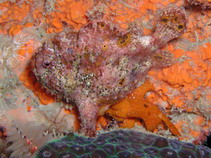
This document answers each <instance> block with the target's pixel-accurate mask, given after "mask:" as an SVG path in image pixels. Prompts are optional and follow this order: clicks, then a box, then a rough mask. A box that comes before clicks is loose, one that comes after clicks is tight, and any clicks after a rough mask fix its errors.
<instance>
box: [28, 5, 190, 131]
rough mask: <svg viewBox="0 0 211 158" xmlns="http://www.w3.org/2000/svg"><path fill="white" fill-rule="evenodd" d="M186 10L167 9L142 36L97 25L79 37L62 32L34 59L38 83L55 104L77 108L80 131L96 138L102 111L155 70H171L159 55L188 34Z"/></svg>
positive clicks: (165, 57)
mask: <svg viewBox="0 0 211 158" xmlns="http://www.w3.org/2000/svg"><path fill="white" fill-rule="evenodd" d="M186 22H187V19H186V14H185V11H184V9H182V8H178V7H169V8H166V9H164V10H163V11H161V12H160V13H159V14H158V16H157V26H156V31H155V32H154V33H153V34H152V35H151V36H144V35H142V32H141V30H140V28H138V27H136V26H134V27H132V28H130V29H129V30H122V29H120V28H118V27H117V26H115V25H114V24H111V23H110V22H108V21H103V20H94V21H91V22H89V23H88V24H87V25H86V26H84V27H82V28H81V29H80V30H79V32H68V33H65V32H62V33H60V34H58V35H57V36H55V37H54V39H53V40H52V41H49V42H46V43H45V44H44V45H43V47H42V48H40V49H39V50H38V51H37V52H36V54H35V57H34V59H33V62H32V63H33V67H34V73H35V76H36V78H37V79H38V81H40V83H41V84H42V85H43V86H44V87H45V88H46V89H47V90H48V91H49V92H50V93H52V94H53V95H55V96H56V97H57V98H61V99H63V100H65V101H66V102H68V103H72V104H75V105H76V106H77V107H78V110H79V113H80V119H81V127H82V131H84V132H86V133H87V134H88V135H94V132H95V124H96V117H97V115H98V111H99V108H100V107H102V106H103V105H111V104H114V103H116V102H118V101H119V100H121V99H123V98H124V97H125V96H126V95H128V94H129V93H131V91H132V90H134V89H135V88H137V87H138V86H139V85H140V83H141V82H142V81H143V79H144V77H145V76H146V74H147V72H148V71H149V69H150V68H152V67H166V66H169V65H171V64H172V58H171V55H170V54H169V53H165V52H162V51H160V50H159V48H160V47H163V46H164V45H165V44H166V43H167V42H169V41H171V40H172V39H175V38H177V37H179V36H180V35H181V34H182V33H183V32H184V30H185V28H186Z"/></svg>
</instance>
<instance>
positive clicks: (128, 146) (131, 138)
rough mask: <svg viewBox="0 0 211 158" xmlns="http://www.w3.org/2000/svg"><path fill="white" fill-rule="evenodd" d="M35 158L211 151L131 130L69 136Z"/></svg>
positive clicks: (196, 155) (171, 156)
mask: <svg viewBox="0 0 211 158" xmlns="http://www.w3.org/2000/svg"><path fill="white" fill-rule="evenodd" d="M35 157H36V158H62V157H68V158H79V157H80V158H94V157H96V158H124V157H125V158H210V157H211V149H209V148H207V147H205V146H196V145H193V144H191V143H185V142H180V141H178V140H172V139H166V138H163V137H159V136H155V135H150V134H144V133H141V132H135V131H130V130H119V131H112V132H107V133H103V134H100V135H98V137H97V138H87V137H83V136H79V135H76V134H69V135H67V136H65V137H63V138H62V139H60V140H53V141H51V142H49V143H47V144H46V145H45V146H43V147H42V148H40V149H39V151H38V153H37V155H36V156H35Z"/></svg>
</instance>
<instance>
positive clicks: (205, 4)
mask: <svg viewBox="0 0 211 158" xmlns="http://www.w3.org/2000/svg"><path fill="white" fill-rule="evenodd" d="M188 2H189V3H190V4H191V5H195V6H201V8H202V9H211V1H210V0H188Z"/></svg>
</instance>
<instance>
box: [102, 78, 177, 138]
mask: <svg viewBox="0 0 211 158" xmlns="http://www.w3.org/2000/svg"><path fill="white" fill-rule="evenodd" d="M154 90H155V89H154V87H153V86H152V84H151V83H150V82H149V80H147V81H146V82H145V83H144V84H142V85H141V86H140V87H139V88H137V89H136V90H134V91H133V92H132V93H131V94H130V95H129V96H127V97H126V98H125V99H123V100H122V101H121V102H119V103H117V104H115V105H113V106H111V107H110V108H109V109H108V110H107V111H106V114H107V115H109V116H112V117H113V118H115V119H116V120H117V121H118V122H119V121H120V122H121V123H119V124H120V127H123V128H128V127H130V128H131V127H133V126H134V125H135V122H133V125H132V126H131V124H129V126H128V123H127V121H128V120H131V118H136V119H138V118H141V119H142V120H143V121H144V124H145V126H146V128H147V130H150V131H154V130H155V129H156V128H157V127H158V125H159V124H161V123H162V121H163V122H165V124H166V125H167V127H168V128H169V129H170V131H171V132H172V133H173V134H174V135H177V136H179V135H180V133H179V132H178V130H177V129H176V127H175V126H174V125H173V124H172V123H171V122H170V121H169V119H168V118H167V117H166V116H165V115H164V114H163V113H162V112H161V111H160V109H159V108H158V106H156V105H153V104H151V103H150V102H149V101H147V100H146V99H145V95H146V93H147V92H149V91H154Z"/></svg>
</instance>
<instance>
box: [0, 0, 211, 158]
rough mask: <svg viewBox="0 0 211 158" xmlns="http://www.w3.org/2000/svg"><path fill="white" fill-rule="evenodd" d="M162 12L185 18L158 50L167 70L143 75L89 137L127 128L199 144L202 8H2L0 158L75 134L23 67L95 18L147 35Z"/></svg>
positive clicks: (205, 36) (200, 2) (51, 1)
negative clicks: (179, 11)
mask: <svg viewBox="0 0 211 158" xmlns="http://www.w3.org/2000/svg"><path fill="white" fill-rule="evenodd" d="M169 5H176V6H178V7H184V8H185V11H186V13H187V17H188V23H187V29H186V32H185V33H184V34H183V35H182V36H180V38H178V39H176V40H174V41H172V42H171V43H169V44H167V45H166V47H164V48H162V50H163V51H164V52H165V51H166V52H169V54H171V55H172V56H174V59H175V62H174V64H173V65H171V66H169V67H166V68H162V69H160V68H159V69H154V70H150V71H149V72H148V73H147V78H148V79H149V80H148V81H147V82H146V83H144V84H143V85H142V86H140V87H139V88H138V89H137V90H136V91H135V92H134V93H131V95H130V96H128V97H126V98H125V100H123V101H122V102H120V103H119V104H115V105H113V106H112V107H110V108H109V109H108V111H107V112H106V114H105V115H103V116H99V117H98V118H97V124H96V130H102V129H104V130H105V131H106V130H110V128H112V129H119V128H133V129H134V130H136V131H141V132H144V133H147V131H146V130H148V131H151V132H153V133H155V134H158V135H161V136H163V137H165V138H175V139H178V140H183V141H187V142H190V143H193V144H203V142H204V141H205V140H206V137H207V135H209V133H210V131H211V121H210V120H211V104H210V102H211V93H210V91H211V89H210V87H211V64H210V63H211V53H210V49H211V44H210V43H211V28H210V27H211V21H210V18H211V12H210V1H209V0H187V1H186V0H163V1H160V0H133V1H131V0H106V1H105V0H98V1H96V0H79V1H76V0H40V1H37V0H1V1H0V126H1V127H3V128H2V130H0V137H1V138H0V153H1V157H9V156H12V157H21V158H23V157H27V158H28V157H32V156H33V155H34V153H35V151H36V150H38V149H39V148H41V147H42V146H43V145H44V144H46V143H47V142H48V141H50V140H53V139H59V138H62V137H63V136H64V133H66V132H67V133H68V132H77V131H78V130H79V129H80V121H79V119H78V118H79V115H78V112H77V109H76V108H75V107H74V106H72V105H71V104H67V103H64V102H60V101H58V100H57V99H56V98H55V97H54V96H52V95H50V94H49V93H47V92H46V90H44V89H42V86H41V85H40V84H39V82H38V81H37V80H36V78H35V76H34V75H33V72H32V68H31V67H30V65H29V64H28V63H29V62H30V61H31V58H32V56H33V55H34V53H35V52H36V51H37V49H38V48H39V47H41V46H42V45H43V43H45V42H46V41H49V40H51V39H52V38H53V37H54V36H55V34H57V33H60V32H63V31H64V32H65V31H66V32H68V31H70V30H71V31H72V30H75V31H78V30H79V29H80V28H81V27H83V26H85V25H86V24H87V23H88V22H89V20H93V19H94V18H95V17H96V16H102V14H104V19H103V20H105V21H106V20H108V21H112V22H113V23H114V24H115V25H118V26H120V27H121V28H122V29H130V27H131V26H134V24H138V25H140V29H141V30H142V32H143V34H144V35H150V34H152V33H153V32H154V31H155V26H156V24H155V21H156V20H154V19H156V17H157V15H159V14H158V13H159V12H160V10H162V9H163V8H166V7H168V6H169ZM99 11H100V12H99ZM164 21H165V20H164ZM158 59H159V57H158ZM120 83H121V82H120ZM114 97H115V96H114ZM132 98H133V99H132ZM105 108H106V107H105ZM137 109H138V110H137ZM144 111H145V112H144ZM128 114H130V115H128ZM152 114H153V115H152ZM152 120H153V121H152ZM169 122H170V123H171V124H169ZM175 131H176V132H175ZM177 131H179V133H180V134H181V135H179V134H177ZM172 133H176V134H175V135H177V136H173V135H172ZM149 138H150V137H149Z"/></svg>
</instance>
